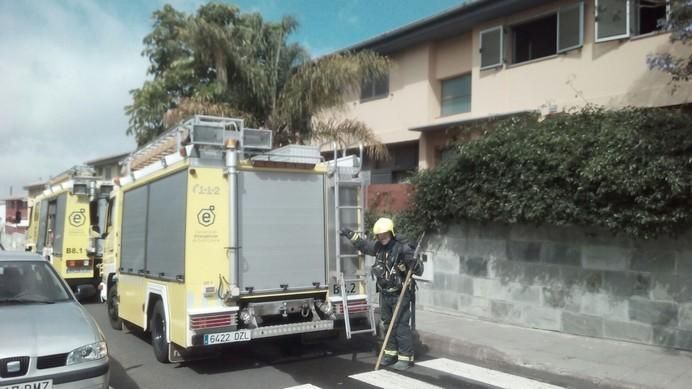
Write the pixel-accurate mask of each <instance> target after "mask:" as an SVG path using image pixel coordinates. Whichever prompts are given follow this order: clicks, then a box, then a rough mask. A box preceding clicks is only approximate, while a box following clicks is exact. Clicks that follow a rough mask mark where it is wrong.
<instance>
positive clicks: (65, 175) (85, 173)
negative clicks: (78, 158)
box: [46, 165, 96, 186]
mask: <svg viewBox="0 0 692 389" xmlns="http://www.w3.org/2000/svg"><path fill="white" fill-rule="evenodd" d="M95 176H96V172H95V171H94V168H92V167H91V166H87V165H75V166H73V167H71V168H69V169H67V170H65V171H63V172H61V173H59V174H57V175H55V176H53V177H51V178H50V179H48V182H47V183H46V185H47V186H51V185H55V184H59V183H61V182H65V181H67V180H71V179H75V178H93V177H95Z"/></svg>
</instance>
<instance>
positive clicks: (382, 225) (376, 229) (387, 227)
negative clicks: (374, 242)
mask: <svg viewBox="0 0 692 389" xmlns="http://www.w3.org/2000/svg"><path fill="white" fill-rule="evenodd" d="M372 232H373V233H374V234H375V235H377V234H384V233H385V232H391V233H392V236H394V222H393V221H392V219H389V218H386V217H381V218H379V219H377V221H376V222H375V225H374V226H373V227H372Z"/></svg>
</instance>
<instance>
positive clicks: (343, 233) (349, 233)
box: [339, 228, 358, 240]
mask: <svg viewBox="0 0 692 389" xmlns="http://www.w3.org/2000/svg"><path fill="white" fill-rule="evenodd" d="M339 234H341V236H343V237H345V238H347V239H351V240H357V239H358V235H357V234H356V233H355V232H353V230H350V229H348V228H344V229H342V230H340V231H339Z"/></svg>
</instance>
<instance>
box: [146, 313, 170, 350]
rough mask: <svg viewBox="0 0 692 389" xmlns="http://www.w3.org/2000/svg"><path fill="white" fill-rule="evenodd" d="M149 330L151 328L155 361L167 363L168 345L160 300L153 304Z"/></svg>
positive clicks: (164, 318) (164, 316)
mask: <svg viewBox="0 0 692 389" xmlns="http://www.w3.org/2000/svg"><path fill="white" fill-rule="evenodd" d="M149 328H151V346H152V347H153V348H154V355H156V359H157V360H158V361H159V362H161V363H168V362H169V361H168V347H169V346H170V343H169V342H167V341H166V314H165V313H164V311H163V303H162V302H161V300H158V301H157V302H156V304H154V309H153V310H152V312H151V320H150V322H149Z"/></svg>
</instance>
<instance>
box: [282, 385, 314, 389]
mask: <svg viewBox="0 0 692 389" xmlns="http://www.w3.org/2000/svg"><path fill="white" fill-rule="evenodd" d="M284 389H321V388H320V387H319V386H315V385H310V384H305V385H298V386H291V387H290V388H284Z"/></svg>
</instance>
